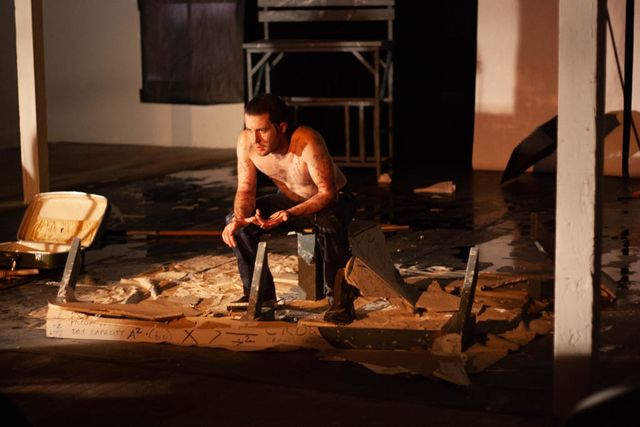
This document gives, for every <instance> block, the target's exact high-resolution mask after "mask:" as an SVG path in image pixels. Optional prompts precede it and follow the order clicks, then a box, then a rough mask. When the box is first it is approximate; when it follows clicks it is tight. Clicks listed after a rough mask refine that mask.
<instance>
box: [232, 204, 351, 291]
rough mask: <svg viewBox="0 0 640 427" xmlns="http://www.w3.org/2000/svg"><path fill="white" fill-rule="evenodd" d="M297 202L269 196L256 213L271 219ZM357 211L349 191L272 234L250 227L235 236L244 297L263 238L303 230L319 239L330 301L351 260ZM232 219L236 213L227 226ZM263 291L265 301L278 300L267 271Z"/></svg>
mask: <svg viewBox="0 0 640 427" xmlns="http://www.w3.org/2000/svg"><path fill="white" fill-rule="evenodd" d="M297 204H298V203H297V202H294V201H292V200H290V199H288V198H287V197H285V196H284V195H283V194H282V193H280V192H278V193H275V194H269V195H266V196H262V197H259V198H257V199H256V209H260V214H261V215H262V217H264V218H268V217H269V216H271V214H273V213H274V212H277V211H280V210H285V209H289V208H291V207H293V206H295V205H297ZM354 211H355V199H354V197H353V195H352V194H351V193H350V192H348V191H342V192H341V193H340V196H339V198H338V200H337V201H336V202H335V203H333V204H332V205H330V206H328V207H326V208H325V209H323V210H321V211H319V212H317V213H315V214H312V215H307V216H290V217H289V220H288V221H286V222H284V223H282V224H281V225H280V226H279V227H277V228H276V229H273V230H263V229H261V228H260V227H258V226H256V225H253V224H249V225H247V226H246V227H243V228H241V229H239V230H238V231H237V232H236V235H235V237H236V247H235V248H233V252H234V254H235V256H236V258H237V260H238V270H239V271H240V277H241V278H242V287H243V290H244V294H245V295H247V296H248V295H249V292H250V290H251V279H252V278H253V267H254V264H255V261H256V253H257V251H258V243H259V241H260V236H261V235H262V234H263V233H265V232H268V233H274V232H278V233H280V232H288V231H292V230H299V231H301V230H302V229H304V228H312V229H313V231H314V233H315V236H316V245H317V246H318V248H319V252H320V253H319V255H320V258H321V260H316V262H317V263H318V265H322V277H323V286H324V293H325V296H327V297H330V298H331V297H332V296H333V284H334V281H335V278H336V273H337V272H338V270H339V269H340V268H343V267H344V266H345V265H346V263H347V261H348V260H349V257H350V256H351V254H350V251H349V238H348V227H349V223H350V222H351V219H352V218H353V213H354ZM232 218H233V213H230V214H229V215H227V217H226V221H227V223H229V222H230V221H231V219H232ZM262 277H263V281H262V283H261V288H262V292H263V294H262V295H263V298H264V299H265V300H269V299H273V298H275V296H276V290H275V286H274V284H273V276H272V275H271V272H270V271H269V269H268V268H267V270H266V274H263V275H262Z"/></svg>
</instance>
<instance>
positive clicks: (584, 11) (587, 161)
mask: <svg viewBox="0 0 640 427" xmlns="http://www.w3.org/2000/svg"><path fill="white" fill-rule="evenodd" d="M605 19H606V1H604V0H560V9H559V24H560V25H559V27H560V31H559V51H558V55H559V74H558V76H559V79H558V83H559V85H558V172H557V193H556V243H555V245H556V250H555V256H556V261H555V274H556V283H555V331H554V367H555V370H554V404H555V405H554V406H555V413H556V415H558V416H560V417H562V416H564V415H566V414H567V412H568V411H569V410H570V409H571V408H572V407H573V405H574V404H575V403H577V402H578V401H579V400H580V399H581V398H583V397H584V396H585V395H586V394H588V393H589V391H590V390H591V381H592V376H593V374H594V373H595V372H594V371H595V368H596V362H597V355H598V327H599V317H598V314H599V283H600V262H601V261H600V258H601V251H602V250H601V222H602V219H601V200H600V197H601V185H600V181H601V177H602V163H603V155H602V142H603V141H602V139H603V138H602V126H601V122H602V120H601V119H602V116H603V112H604V63H605V61H604V54H605V50H604V47H605V45H604V42H605V37H604V36H605Z"/></svg>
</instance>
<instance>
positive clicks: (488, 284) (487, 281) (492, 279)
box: [445, 273, 529, 293]
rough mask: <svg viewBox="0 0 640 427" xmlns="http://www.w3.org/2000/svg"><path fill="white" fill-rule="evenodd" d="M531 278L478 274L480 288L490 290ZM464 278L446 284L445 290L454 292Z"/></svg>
mask: <svg viewBox="0 0 640 427" xmlns="http://www.w3.org/2000/svg"><path fill="white" fill-rule="evenodd" d="M528 280H529V279H528V278H527V277H524V276H507V275H501V274H494V273H479V274H478V285H477V286H478V289H479V290H488V289H496V288H501V287H503V286H507V285H513V284H515V283H521V282H526V281H528ZM462 282H463V279H458V280H453V281H451V282H450V283H448V284H447V285H446V286H445V291H447V292H449V293H452V292H456V291H458V290H459V289H460V287H461V286H462Z"/></svg>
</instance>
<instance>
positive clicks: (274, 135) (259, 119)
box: [244, 114, 286, 157]
mask: <svg viewBox="0 0 640 427" xmlns="http://www.w3.org/2000/svg"><path fill="white" fill-rule="evenodd" d="M285 126H286V125H285V124H284V123H281V124H280V125H279V126H278V127H276V125H274V124H273V123H271V121H269V114H260V115H257V116H252V115H249V114H245V115H244V127H245V129H246V130H248V131H249V133H250V135H251V136H250V138H251V145H252V146H253V148H254V149H255V152H256V153H257V154H258V155H259V156H263V157H264V156H266V155H267V154H270V153H273V152H274V151H277V150H278V148H279V147H280V144H281V143H282V138H281V136H282V135H283V134H284V130H283V129H285V128H284V127H285Z"/></svg>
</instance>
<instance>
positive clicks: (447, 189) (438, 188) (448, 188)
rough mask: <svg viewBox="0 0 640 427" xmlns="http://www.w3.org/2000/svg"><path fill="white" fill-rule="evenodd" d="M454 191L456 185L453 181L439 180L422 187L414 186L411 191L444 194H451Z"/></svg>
mask: <svg viewBox="0 0 640 427" xmlns="http://www.w3.org/2000/svg"><path fill="white" fill-rule="evenodd" d="M455 191H456V185H455V184H454V183H453V181H441V182H437V183H435V184H433V185H430V186H428V187H422V188H414V189H413V192H414V193H416V194H423V193H427V194H433V193H436V194H437V193H445V194H453V193H454V192H455Z"/></svg>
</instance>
